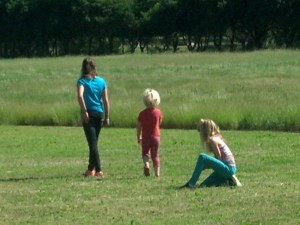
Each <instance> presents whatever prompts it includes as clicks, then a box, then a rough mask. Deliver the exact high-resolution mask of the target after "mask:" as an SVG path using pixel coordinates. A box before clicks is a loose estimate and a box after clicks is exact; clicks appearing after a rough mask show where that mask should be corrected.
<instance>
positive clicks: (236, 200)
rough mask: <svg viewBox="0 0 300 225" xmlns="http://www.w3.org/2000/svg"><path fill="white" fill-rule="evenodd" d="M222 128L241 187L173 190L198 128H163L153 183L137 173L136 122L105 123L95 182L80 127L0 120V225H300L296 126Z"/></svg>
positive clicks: (192, 153) (193, 153)
mask: <svg viewBox="0 0 300 225" xmlns="http://www.w3.org/2000/svg"><path fill="white" fill-rule="evenodd" d="M223 135H224V137H225V138H226V140H227V142H228V143H229V145H230V147H231V149H232V150H233V152H234V153H235V156H236V161H237V165H238V172H237V175H238V177H239V178H240V180H241V182H242V183H243V187H241V188H229V187H219V188H203V189H199V188H198V189H196V190H195V191H190V190H177V189H176V188H177V187H178V186H180V185H182V184H184V183H185V182H186V181H187V180H188V178H189V176H190V175H191V172H192V170H193V168H194V165H195V161H196V158H197V156H198V154H199V152H201V151H202V149H201V148H200V147H199V140H198V133H197V132H196V130H173V129H163V130H162V142H161V149H160V151H161V175H162V176H161V179H160V180H156V179H155V178H154V177H153V175H152V176H151V177H147V178H146V177H144V176H143V171H142V161H141V158H140V152H141V151H140V148H139V146H138V145H137V144H136V137H135V129H132V128H129V129H117V128H105V129H103V130H102V133H101V140H100V147H101V158H102V163H103V170H104V172H105V174H106V177H105V178H104V179H103V180H96V179H93V178H91V179H90V178H84V177H83V176H82V175H81V174H82V172H83V171H84V170H85V169H86V165H87V156H88V150H87V144H86V140H85V137H84V135H83V131H82V128H80V127H31V126H0V137H1V138H0V170H1V174H0V200H1V204H0V218H1V220H0V224H1V225H12V224H59V225H64V224H141V225H145V224H163V225H168V224H174V225H177V224H178V225H182V224H249V225H250V224H295V225H296V224H299V222H300V220H299V218H300V213H299V212H300V210H299V209H300V204H299V203H300V188H299V187H300V181H299V149H300V143H299V133H284V132H269V131H223ZM209 172H210V171H205V172H204V173H203V174H202V176H201V178H200V179H201V180H202V179H203V178H204V177H206V176H207V175H208V174H209Z"/></svg>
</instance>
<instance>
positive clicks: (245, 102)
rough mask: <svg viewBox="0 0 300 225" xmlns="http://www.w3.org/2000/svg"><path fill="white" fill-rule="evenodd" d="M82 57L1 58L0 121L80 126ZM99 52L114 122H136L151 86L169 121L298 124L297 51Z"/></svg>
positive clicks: (180, 124)
mask: <svg viewBox="0 0 300 225" xmlns="http://www.w3.org/2000/svg"><path fill="white" fill-rule="evenodd" d="M83 57H84V56H76V57H64V58H44V59H13V60H0V81H1V83H0V96H1V99H0V115H1V118H0V123H1V124H42V125H78V124H79V123H80V121H79V117H78V108H79V107H78V106H77V102H76V91H75V87H76V85H75V84H76V80H77V78H78V77H79V72H80V65H81V61H82V59H83ZM95 59H96V61H97V64H98V70H99V75H100V76H103V77H104V78H105V79H106V81H107V83H108V88H109V97H110V103H111V125H112V126H115V127H133V126H135V123H136V117H137V114H138V112H139V111H140V110H141V109H142V108H143V105H142V101H141V94H142V92H143V90H144V89H145V88H147V87H151V88H154V89H157V90H158V91H159V93H160V94H161V105H160V108H161V109H162V112H163V116H164V122H163V125H162V126H163V127H164V128H194V127H195V123H196V122H197V121H198V120H199V118H200V117H208V118H212V119H214V120H216V121H217V122H218V123H219V124H220V125H221V127H222V128H226V129H272V130H287V131H289V130H293V131H295V130H300V105H299V100H298V99H299V83H300V75H299V74H300V51H288V50H276V51H257V52H250V53H249V52H248V53H200V54H198V53H197V54H193V53H183V54H157V55H146V54H145V55H121V56H104V57H95Z"/></svg>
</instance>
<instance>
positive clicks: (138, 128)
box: [136, 121, 142, 144]
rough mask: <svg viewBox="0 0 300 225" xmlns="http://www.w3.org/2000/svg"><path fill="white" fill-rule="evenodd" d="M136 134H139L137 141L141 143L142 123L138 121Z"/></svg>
mask: <svg viewBox="0 0 300 225" xmlns="http://www.w3.org/2000/svg"><path fill="white" fill-rule="evenodd" d="M136 136H137V142H138V144H140V143H141V142H142V123H141V122H140V121H138V124H137V127H136Z"/></svg>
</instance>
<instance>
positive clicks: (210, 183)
mask: <svg viewBox="0 0 300 225" xmlns="http://www.w3.org/2000/svg"><path fill="white" fill-rule="evenodd" d="M223 185H224V186H225V185H228V178H225V177H223V176H221V175H219V174H218V173H217V172H213V173H212V174H211V175H209V176H208V177H207V178H206V179H205V180H204V181H203V182H202V183H201V184H200V187H218V186H223Z"/></svg>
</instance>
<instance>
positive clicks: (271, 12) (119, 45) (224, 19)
mask: <svg viewBox="0 0 300 225" xmlns="http://www.w3.org/2000/svg"><path fill="white" fill-rule="evenodd" d="M299 7H300V4H299V1H297V0H291V1H285V0H281V1H277V0H255V1H253V0H247V1H245V0H227V1H225V0H163V1H158V0H147V1H145V0H143V1H140V0H122V1H120V0H60V1H58V2H56V1H53V0H2V1H0V12H1V15H0V32H1V34H2V35H1V37H0V57H4V58H7V57H33V56H65V55H70V54H71V55H78V54H89V55H103V54H116V53H125V52H131V53H133V52H135V49H136V48H137V47H138V46H139V48H140V50H141V52H144V50H145V49H146V50H147V51H149V52H153V50H157V51H168V50H169V49H170V46H171V45H172V50H173V51H174V52H176V51H178V50H179V48H178V46H179V45H181V46H184V47H186V46H187V50H189V51H205V50H208V49H211V48H213V49H216V50H218V51H222V50H227V49H230V50H231V51H233V50H240V49H242V50H253V49H262V48H276V47H280V48H282V47H287V48H298V47H299V43H300V31H299V27H300V26H299V21H300V20H299V13H298V12H299V9H300V8H299ZM157 40H159V43H157Z"/></svg>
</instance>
